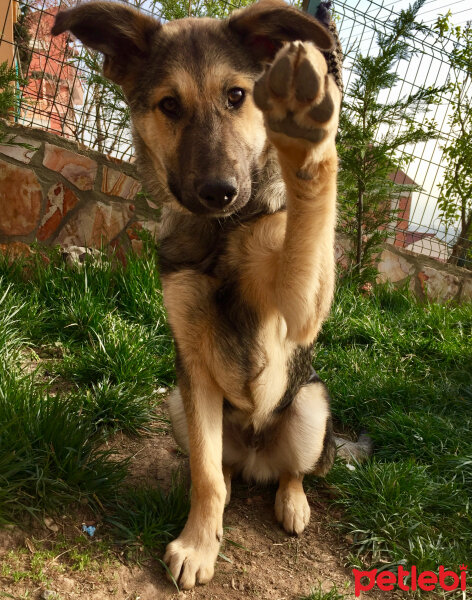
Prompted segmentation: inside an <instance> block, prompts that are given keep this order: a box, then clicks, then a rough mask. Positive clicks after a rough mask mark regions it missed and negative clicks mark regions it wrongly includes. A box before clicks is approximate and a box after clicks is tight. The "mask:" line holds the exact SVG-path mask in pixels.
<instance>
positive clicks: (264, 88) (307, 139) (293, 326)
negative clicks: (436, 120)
mask: <svg viewBox="0 0 472 600" xmlns="http://www.w3.org/2000/svg"><path fill="white" fill-rule="evenodd" d="M66 30H70V31H71V32H72V33H73V34H74V35H75V36H77V37H78V38H79V39H80V40H82V42H83V43H84V44H86V45H87V46H89V47H91V48H93V49H95V50H99V51H100V52H102V53H103V54H104V56H105V61H104V73H105V75H106V76H107V77H108V78H110V79H111V80H113V81H115V82H117V83H119V84H120V85H121V86H122V87H123V90H124V92H125V94H126V97H127V100H128V102H129V105H130V108H131V115H132V125H133V137H134V144H135V148H136V153H137V159H138V165H139V169H140V171H141V174H142V177H143V180H144V182H145V185H146V187H147V189H148V191H150V192H151V193H152V194H153V195H154V196H155V198H156V199H157V200H158V201H160V202H162V203H163V212H162V228H161V242H160V263H161V274H162V284H163V290H164V299H165V304H166V307H167V311H168V315H169V321H170V325H171V328H172V332H173V335H174V339H175V344H176V349H177V375H178V388H177V389H176V390H175V391H174V392H173V394H172V395H171V397H170V400H169V409H170V414H171V417H172V422H173V428H174V432H175V436H176V439H177V441H178V442H179V443H180V444H181V445H182V446H183V447H184V448H186V449H187V450H188V451H189V454H190V467H191V475H192V493H191V509H190V514H189V517H188V521H187V524H186V525H185V528H184V530H183V531H182V533H181V535H180V537H179V538H178V539H176V540H175V541H173V542H171V543H170V544H169V546H168V547H167V553H166V555H165V561H166V563H167V565H168V566H169V569H170V571H171V573H172V575H173V576H174V577H175V579H176V580H178V582H179V584H180V586H181V587H182V588H191V587H193V586H194V585H195V583H196V582H200V583H205V582H207V581H209V580H210V579H211V578H212V577H213V572H214V563H215V560H216V557H217V554H218V550H219V547H220V542H221V538H222V534H223V510H224V506H225V503H227V502H228V501H229V497H230V493H231V477H232V476H233V475H236V474H242V475H243V476H244V477H247V478H252V479H255V480H256V481H269V480H278V481H279V488H278V491H277V494H276V498H275V514H276V516H277V519H278V520H279V521H280V523H281V524H282V525H283V527H284V528H285V530H286V531H287V532H289V533H295V534H300V533H301V532H302V531H303V530H304V528H305V526H306V525H307V523H308V521H309V517H310V509H309V506H308V502H307V499H306V496H305V493H304V491H303V485H302V480H303V476H304V474H306V473H316V474H319V475H323V474H325V473H326V472H327V471H328V470H329V469H330V467H331V465H332V463H333V460H334V456H335V450H336V448H335V443H334V438H333V434H332V425H331V416H330V408H329V398H328V394H327V392H326V389H325V387H324V385H323V384H322V383H321V381H320V380H319V379H318V377H317V376H316V374H314V372H313V370H312V366H311V353H312V347H313V343H314V340H315V338H316V336H317V334H318V332H319V330H320V327H321V324H322V323H323V320H324V319H325V318H326V316H327V314H328V311H329V308H330V304H331V301H332V296H333V285H334V250H333V247H334V227H335V213H336V209H335V203H336V172H337V157H336V147H335V134H336V129H337V126H338V111H339V105H340V91H339V90H338V88H337V87H336V84H335V83H334V80H333V78H332V77H331V76H330V75H328V73H327V64H326V60H325V58H324V56H323V54H322V51H327V50H329V49H330V48H331V46H332V43H333V42H332V39H331V36H330V34H329V32H328V30H327V28H326V27H325V26H323V25H322V24H321V23H320V22H319V21H317V20H316V19H314V18H313V17H310V16H309V15H307V14H305V13H303V12H301V11H299V10H297V9H295V8H292V7H289V6H287V5H286V4H284V3H283V2H281V0H262V1H261V2H259V3H258V4H254V5H252V6H250V7H249V8H244V9H242V10H239V11H236V12H234V13H233V14H232V15H231V16H230V17H229V18H228V19H226V20H216V19H206V18H202V19H195V18H188V19H182V20H179V21H173V22H170V23H166V24H165V25H161V24H160V23H159V22H158V21H157V20H155V19H152V18H150V17H147V16H145V15H143V14H141V13H139V12H137V11H135V10H132V9H130V8H128V7H127V6H125V5H123V4H112V3H106V2H97V3H95V2H92V3H87V4H82V5H80V6H78V7H76V8H73V9H70V10H67V11H65V12H62V13H59V14H58V16H57V19H56V23H55V25H54V28H53V33H54V34H59V33H61V32H63V31H66Z"/></svg>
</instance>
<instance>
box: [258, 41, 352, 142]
mask: <svg viewBox="0 0 472 600" xmlns="http://www.w3.org/2000/svg"><path fill="white" fill-rule="evenodd" d="M340 99H341V98H340V92H339V89H338V88H337V86H336V84H335V82H334V79H333V77H332V76H331V75H329V74H328V68H327V64H326V60H325V59H324V57H323V55H322V54H321V52H320V51H319V50H317V49H316V48H315V46H314V45H313V44H311V43H309V42H308V43H307V42H292V43H290V44H289V45H288V46H286V47H284V48H282V49H281V50H280V51H279V52H278V54H277V55H276V57H275V59H274V62H273V63H272V64H271V65H270V66H269V67H268V68H267V70H266V72H265V73H264V74H263V76H262V77H261V78H260V79H259V80H258V81H257V82H256V84H255V86H254V101H255V103H256V104H257V106H258V107H259V108H260V109H261V110H262V111H263V113H264V116H265V121H266V127H267V128H268V131H269V135H270V133H271V132H273V133H276V134H277V133H278V134H280V133H282V134H285V135H286V136H288V137H289V138H297V139H302V140H306V141H308V142H312V143H313V144H320V143H321V142H322V141H323V140H326V139H329V138H330V137H331V138H332V139H333V140H334V136H335V135H336V129H337V125H338V113H339V105H340Z"/></svg>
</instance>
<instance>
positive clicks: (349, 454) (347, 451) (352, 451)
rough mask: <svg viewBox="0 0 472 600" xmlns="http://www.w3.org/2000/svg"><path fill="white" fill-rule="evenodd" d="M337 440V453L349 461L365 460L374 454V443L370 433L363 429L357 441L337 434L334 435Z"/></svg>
mask: <svg viewBox="0 0 472 600" xmlns="http://www.w3.org/2000/svg"><path fill="white" fill-rule="evenodd" d="M334 441H335V442H336V448H337V455H338V456H339V457H340V458H342V459H343V460H345V461H346V462H347V463H352V462H363V461H365V460H366V459H368V458H369V456H372V454H373V451H374V444H373V442H372V438H371V437H370V435H369V434H368V433H367V432H365V431H363V432H362V433H361V434H360V436H359V438H358V440H357V442H351V441H350V440H346V439H344V438H342V437H339V436H337V435H335V436H334Z"/></svg>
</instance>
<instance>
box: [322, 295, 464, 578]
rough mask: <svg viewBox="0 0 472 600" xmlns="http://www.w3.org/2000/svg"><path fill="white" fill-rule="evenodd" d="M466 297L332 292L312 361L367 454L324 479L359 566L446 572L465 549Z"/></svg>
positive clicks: (338, 411)
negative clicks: (365, 438) (424, 300)
mask: <svg viewBox="0 0 472 600" xmlns="http://www.w3.org/2000/svg"><path fill="white" fill-rule="evenodd" d="M471 339H472V305H471V304H470V303H469V304H465V305H463V306H454V305H439V304H426V305H422V304H419V303H418V302H416V301H415V300H414V299H413V298H412V297H411V296H410V295H409V294H408V292H406V291H405V290H403V291H401V290H400V291H392V290H389V289H388V288H386V287H380V288H378V289H377V290H376V291H375V293H374V295H373V296H371V297H363V296H361V295H359V294H358V293H357V292H356V291H355V290H354V289H352V288H349V287H344V288H341V289H339V290H338V293H337V297H336V300H335V304H334V308H333V312H332V315H331V318H330V319H329V321H328V322H327V323H326V324H325V326H324V328H323V331H322V335H321V336H320V339H319V344H318V347H317V353H316V357H315V361H314V364H315V366H316V368H317V370H318V371H319V373H320V375H321V376H322V378H323V379H324V380H325V381H326V382H327V383H328V386H329V389H330V392H331V395H332V400H333V402H332V408H333V412H334V415H335V418H336V420H337V422H338V426H341V427H344V428H346V427H347V428H350V429H352V430H354V431H357V432H358V431H360V430H362V429H367V430H368V431H369V433H370V435H371V436H372V438H373V440H374V443H375V453H374V458H373V459H372V460H370V461H368V462H366V463H364V464H362V465H357V466H356V469H355V471H350V470H348V469H346V467H345V466H344V465H343V464H342V463H337V464H336V466H335V468H334V469H333V471H332V472H331V474H330V475H329V476H328V481H329V483H330V484H331V485H333V486H334V488H335V489H336V490H337V492H338V496H337V499H336V500H335V502H336V503H338V504H339V505H341V506H342V507H343V509H344V515H345V517H344V520H343V523H342V524H341V527H342V529H343V530H344V531H346V532H347V533H349V534H350V536H351V537H352V538H353V539H354V544H355V549H356V551H357V553H358V554H359V555H360V556H361V557H362V559H363V562H364V564H385V563H386V562H390V563H392V564H393V567H394V566H395V565H398V564H408V565H412V564H414V565H417V566H418V570H419V571H421V570H426V569H432V570H435V569H436V570H437V568H438V565H439V564H444V565H448V566H449V567H450V568H453V567H455V568H456V569H457V568H458V565H459V564H461V563H462V562H464V561H465V560H466V558H467V556H469V555H470V548H471V547H472V510H471V498H472V436H471V435H470V431H471V425H472V344H471Z"/></svg>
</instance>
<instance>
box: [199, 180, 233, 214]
mask: <svg viewBox="0 0 472 600" xmlns="http://www.w3.org/2000/svg"><path fill="white" fill-rule="evenodd" d="M197 190H198V196H199V198H200V201H201V202H202V203H203V204H204V205H205V206H206V207H207V208H211V209H213V210H214V209H220V208H224V207H225V206H228V204H231V202H232V201H233V200H234V199H235V198H236V195H237V193H238V188H237V187H236V180H235V179H227V180H225V179H214V180H211V181H205V182H204V183H202V184H200V185H199V186H198V187H197Z"/></svg>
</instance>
